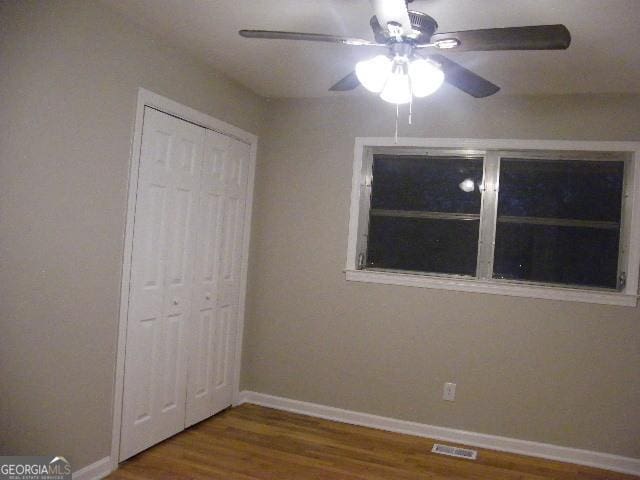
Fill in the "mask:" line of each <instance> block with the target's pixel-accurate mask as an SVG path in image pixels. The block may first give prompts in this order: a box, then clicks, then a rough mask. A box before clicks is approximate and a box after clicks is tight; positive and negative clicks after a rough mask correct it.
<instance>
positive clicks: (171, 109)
mask: <svg viewBox="0 0 640 480" xmlns="http://www.w3.org/2000/svg"><path fill="white" fill-rule="evenodd" d="M145 107H151V108H155V109H156V110H159V111H161V112H164V113H166V114H168V115H172V116H175V117H178V118H180V119H182V120H185V121H187V122H190V123H194V124H196V125H199V126H201V127H204V128H207V129H209V130H213V131H216V132H218V133H222V134H224V135H228V136H230V137H232V138H235V139H237V140H240V141H241V142H244V143H246V144H248V145H250V147H251V153H250V159H249V176H248V179H247V193H246V206H245V216H244V222H245V223H244V228H243V230H244V233H243V239H242V262H241V273H240V302H239V306H238V332H237V335H236V345H235V350H236V351H235V359H234V364H233V405H237V404H238V403H239V402H240V367H241V363H240V362H241V360H242V337H243V332H244V316H245V301H246V293H247V270H248V258H249V239H250V238H251V211H252V207H253V190H254V183H255V171H256V152H257V147H258V137H257V136H256V135H253V134H251V133H249V132H246V131H244V130H242V129H240V128H238V127H235V126H233V125H230V124H228V123H226V122H223V121H221V120H218V119H215V118H213V117H211V116H209V115H207V114H205V113H202V112H198V111H197V110H194V109H192V108H190V107H187V106H185V105H181V104H180V103H177V102H175V101H173V100H171V99H169V98H166V97H163V96H161V95H158V94H156V93H153V92H151V91H149V90H146V89H144V88H139V89H138V99H137V107H136V115H135V120H134V125H133V136H132V138H131V149H130V162H129V189H128V198H127V212H126V226H125V234H124V250H123V252H124V255H123V259H122V272H121V273H122V276H121V283H120V312H119V320H118V331H117V336H118V338H117V349H116V370H115V376H114V400H113V411H112V413H113V424H112V434H111V455H110V458H111V471H114V470H116V469H117V468H118V463H119V458H120V437H121V426H122V398H123V388H124V361H125V345H126V337H127V318H128V312H129V288H130V276H131V254H132V251H133V225H134V213H135V205H136V197H137V194H138V171H139V166H140V153H141V146H142V127H143V116H144V109H145Z"/></svg>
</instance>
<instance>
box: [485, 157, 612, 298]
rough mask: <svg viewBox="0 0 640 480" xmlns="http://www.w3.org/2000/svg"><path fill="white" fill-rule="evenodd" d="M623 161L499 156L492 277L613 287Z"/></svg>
mask: <svg viewBox="0 0 640 480" xmlns="http://www.w3.org/2000/svg"><path fill="white" fill-rule="evenodd" d="M623 174H624V163H623V162H598V161H555V160H554V161H551V160H522V159H501V161H500V191H499V194H498V218H497V225H496V240H495V241H496V244H495V255H494V274H493V276H494V277H495V278H507V279H516V280H529V281H535V282H544V283H560V284H567V285H584V286H592V287H604V288H616V286H617V268H618V253H619V252H618V249H619V238H620V215H621V201H622V185H623Z"/></svg>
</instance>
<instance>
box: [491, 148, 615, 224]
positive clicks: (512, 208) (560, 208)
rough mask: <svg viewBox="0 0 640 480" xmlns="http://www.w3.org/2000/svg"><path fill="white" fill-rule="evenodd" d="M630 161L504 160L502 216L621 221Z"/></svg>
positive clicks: (500, 203) (501, 198) (501, 196)
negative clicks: (623, 179) (625, 173)
mask: <svg viewBox="0 0 640 480" xmlns="http://www.w3.org/2000/svg"><path fill="white" fill-rule="evenodd" d="M623 173H624V162H595V161H575V160H566V161H565V160H528V159H527V160H523V159H510V158H503V159H501V160H500V198H499V202H498V215H509V216H525V217H549V218H571V219H576V220H600V221H614V222H619V221H620V201H621V198H622V176H623Z"/></svg>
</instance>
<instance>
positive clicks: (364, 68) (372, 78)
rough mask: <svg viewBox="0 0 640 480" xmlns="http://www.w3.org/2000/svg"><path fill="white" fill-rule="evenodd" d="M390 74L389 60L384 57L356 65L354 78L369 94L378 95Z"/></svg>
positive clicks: (380, 56) (379, 56)
mask: <svg viewBox="0 0 640 480" xmlns="http://www.w3.org/2000/svg"><path fill="white" fill-rule="evenodd" d="M390 74H391V60H390V59H389V58H388V57H386V56H385V55H378V56H377V57H374V58H372V59H370V60H364V61H362V62H358V63H356V76H357V77H358V80H359V81H360V83H361V84H362V86H363V87H364V88H366V89H367V90H369V91H370V92H374V93H380V92H381V91H382V89H383V88H384V85H385V83H386V82H387V78H389V75H390Z"/></svg>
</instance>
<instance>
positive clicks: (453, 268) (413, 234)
mask: <svg viewBox="0 0 640 480" xmlns="http://www.w3.org/2000/svg"><path fill="white" fill-rule="evenodd" d="M478 224H479V220H435V219H425V218H402V217H386V216H372V217H371V221H370V224H369V248H368V252H367V266H368V267H373V268H388V269H395V270H411V271H418V272H433V273H450V274H457V275H475V272H476V261H477V253H478Z"/></svg>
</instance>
